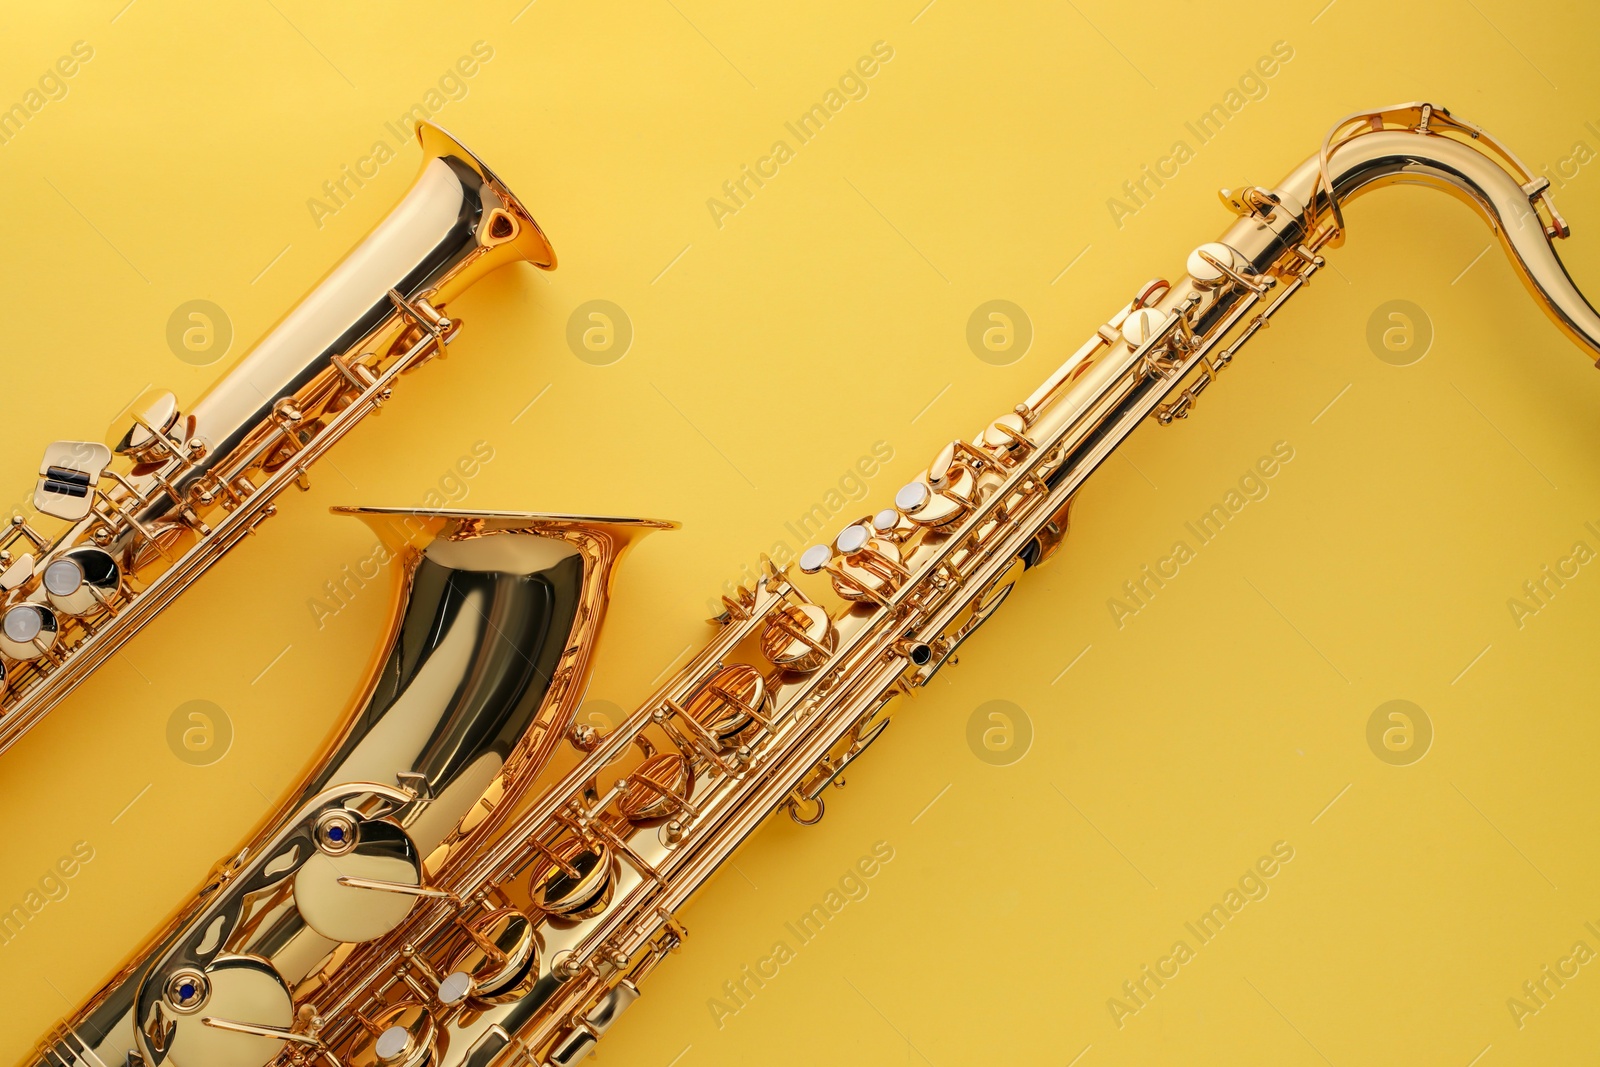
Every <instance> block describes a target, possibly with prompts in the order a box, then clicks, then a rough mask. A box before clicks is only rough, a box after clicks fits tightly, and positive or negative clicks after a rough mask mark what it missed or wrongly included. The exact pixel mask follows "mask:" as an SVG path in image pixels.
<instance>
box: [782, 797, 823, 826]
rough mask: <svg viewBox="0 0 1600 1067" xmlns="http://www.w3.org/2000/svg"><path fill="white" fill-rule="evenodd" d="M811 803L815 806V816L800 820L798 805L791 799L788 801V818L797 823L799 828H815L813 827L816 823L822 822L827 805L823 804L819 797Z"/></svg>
mask: <svg viewBox="0 0 1600 1067" xmlns="http://www.w3.org/2000/svg"><path fill="white" fill-rule="evenodd" d="M812 803H813V804H815V805H816V806H817V814H816V815H815V816H814V817H813V818H810V819H802V818H801V817H800V805H799V803H798V802H797V801H795V800H794V799H793V798H792V797H791V798H790V800H789V818H791V819H793V820H794V821H795V822H797V823H799V824H800V825H801V826H815V825H817V823H819V822H821V821H822V816H823V815H825V814H826V813H827V811H828V805H826V804H825V803H823V801H822V798H821V797H818V798H817V799H815V800H813V801H812Z"/></svg>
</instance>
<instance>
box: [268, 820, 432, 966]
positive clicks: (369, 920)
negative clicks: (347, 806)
mask: <svg viewBox="0 0 1600 1067" xmlns="http://www.w3.org/2000/svg"><path fill="white" fill-rule="evenodd" d="M338 814H339V816H340V817H342V818H345V819H347V821H346V822H344V823H342V824H341V823H340V822H339V821H338V820H337V819H328V817H327V816H324V821H323V823H322V824H321V825H319V827H318V829H317V835H318V836H317V846H318V847H317V851H315V852H313V853H312V854H311V855H310V856H309V857H308V858H307V859H306V861H305V862H304V863H303V864H302V865H301V866H300V869H299V870H297V871H296V872H295V875H294V903H295V908H296V909H297V910H298V911H299V912H300V917H301V918H302V919H304V920H305V922H306V924H307V925H308V926H310V927H311V928H312V929H313V930H315V931H316V932H317V933H319V934H321V935H322V936H323V937H326V938H328V939H330V940H332V941H340V942H345V943H352V942H361V941H371V940H373V939H374V938H379V937H382V936H383V935H384V934H387V933H388V932H389V931H391V930H393V929H394V928H395V927H397V926H399V925H400V924H401V923H402V922H403V921H405V918H406V916H407V915H409V914H410V913H411V909H412V908H413V907H414V906H415V905H416V902H417V900H418V899H419V897H422V896H434V895H436V891H433V890H428V889H427V888H426V887H424V886H423V884H422V857H421V855H420V854H419V853H418V850H417V846H416V845H415V843H413V842H412V840H411V838H410V836H409V835H407V833H406V832H405V831H404V830H402V829H401V828H400V827H399V826H396V825H395V824H394V823H391V822H388V821H385V820H382V819H373V820H367V821H362V822H359V823H358V822H356V821H355V820H354V819H349V818H348V815H347V813H344V812H340V813H338ZM346 828H350V829H346Z"/></svg>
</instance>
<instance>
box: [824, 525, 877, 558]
mask: <svg viewBox="0 0 1600 1067" xmlns="http://www.w3.org/2000/svg"><path fill="white" fill-rule="evenodd" d="M868 536H869V535H868V533H867V528H866V527H865V526H859V525H857V526H846V527H845V528H844V529H843V530H840V531H839V536H838V537H837V538H835V539H834V542H833V547H834V548H837V549H838V550H839V551H840V552H842V553H844V554H845V555H847V556H848V555H850V554H851V553H852V552H860V551H861V550H862V549H863V548H866V547H867V538H868Z"/></svg>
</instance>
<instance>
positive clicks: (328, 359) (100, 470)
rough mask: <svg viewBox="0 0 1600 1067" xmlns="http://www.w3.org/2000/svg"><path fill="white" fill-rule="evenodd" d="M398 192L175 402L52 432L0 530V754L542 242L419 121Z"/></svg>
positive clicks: (541, 260)
mask: <svg viewBox="0 0 1600 1067" xmlns="http://www.w3.org/2000/svg"><path fill="white" fill-rule="evenodd" d="M416 132H417V139H418V140H419V141H420V142H421V144H422V151H423V161H422V169H421V170H420V171H419V172H418V174H417V178H416V180H415V182H414V183H413V184H412V186H411V189H410V191H409V192H407V193H406V195H405V197H404V198H403V199H402V200H401V201H400V203H399V204H397V205H396V206H395V208H394V209H393V210H392V211H390V213H389V214H388V215H387V216H386V217H385V218H384V219H383V220H382V221H381V222H379V223H378V225H377V226H375V227H374V228H373V230H372V232H371V233H369V234H368V235H367V236H366V238H365V239H364V240H363V241H362V242H361V244H359V245H357V246H356V247H355V248H354V249H353V250H352V251H351V252H350V253H349V254H348V255H347V256H346V257H345V258H344V260H343V261H342V262H340V263H339V264H338V265H337V266H336V267H334V268H333V270H331V271H329V273H328V274H327V276H326V277H325V278H323V279H322V281H321V282H320V283H319V284H318V285H317V287H316V288H314V289H313V290H312V291H311V292H310V293H308V294H306V296H305V297H304V298H303V299H302V300H301V301H300V303H299V304H297V305H296V306H295V307H294V308H293V309H292V310H291V311H290V312H289V313H288V314H286V315H285V316H284V317H283V318H282V319H281V320H279V322H278V323H277V325H275V326H274V327H273V328H272V330H271V332H269V333H268V334H267V335H266V336H265V337H263V338H262V339H261V341H260V342H259V343H257V344H256V346H255V347H254V348H253V349H252V350H251V351H250V352H249V353H248V354H247V355H246V356H245V357H244V358H243V359H241V360H240V361H239V363H238V364H237V365H236V366H235V367H234V368H233V369H232V370H231V371H229V373H228V374H227V375H226V376H224V377H223V378H222V379H221V380H220V381H218V382H216V383H215V384H214V385H212V386H211V388H210V389H209V390H207V391H206V393H205V395H203V396H201V397H200V398H199V399H197V400H196V401H195V402H194V404H193V405H192V406H191V407H190V409H189V410H188V411H187V412H182V411H180V410H179V408H178V400H177V398H176V397H175V396H174V395H173V394H172V393H170V392H168V391H167V390H164V389H146V390H145V391H144V392H143V393H141V394H140V396H139V397H137V398H136V399H135V400H134V401H133V403H132V404H131V405H130V407H129V408H128V409H126V414H128V415H129V416H130V420H129V423H125V424H119V425H116V426H113V428H112V430H111V432H110V436H109V437H108V438H107V440H106V442H99V441H57V442H55V443H54V444H51V445H50V446H49V447H48V448H47V449H46V450H45V454H44V458H43V459H42V460H41V461H40V463H39V481H38V483H37V484H36V486H35V487H34V492H33V498H32V503H33V508H34V510H35V511H36V512H37V513H38V514H39V515H41V516H45V517H47V520H49V521H51V522H53V524H54V525H55V526H56V527H57V528H58V529H57V531H56V532H54V533H50V534H47V533H45V532H42V531H41V530H40V529H38V528H36V527H35V525H34V523H33V522H30V521H29V520H28V519H27V518H26V517H24V516H23V515H21V514H17V515H14V516H13V517H12V518H11V521H10V525H9V528H8V529H6V530H5V531H4V532H3V534H0V752H3V751H4V750H5V749H7V748H9V747H10V746H11V745H12V744H14V743H15V742H16V740H17V738H19V737H21V736H22V735H23V734H24V733H25V732H27V731H28V730H29V729H30V728H32V727H33V726H34V725H36V724H37V723H38V722H39V720H40V719H42V718H43V717H44V716H45V715H46V714H47V713H48V712H49V711H50V709H51V708H52V707H54V706H55V705H56V704H57V703H58V702H59V701H60V700H61V698H62V697H64V696H66V695H67V694H68V693H70V692H71V691H72V690H73V688H74V687H76V686H77V685H78V684H79V683H80V682H82V681H83V680H84V679H85V678H87V677H88V676H89V674H90V673H91V672H92V671H93V670H94V669H95V668H96V667H98V666H99V665H100V664H101V663H104V662H105V661H106V660H108V659H110V658H111V656H112V655H113V654H115V653H116V651H117V649H118V648H120V647H121V646H122V645H123V643H124V642H126V641H127V640H128V639H129V638H130V637H132V636H133V635H134V634H136V633H137V632H138V631H139V629H140V628H141V627H143V626H144V624H145V623H147V622H149V621H150V620H151V619H153V618H154V617H155V616H156V615H157V614H158V613H159V612H160V611H161V609H162V608H164V607H166V605H167V604H169V603H171V602H172V601H173V600H174V599H175V598H176V597H177V596H178V595H179V594H180V593H182V592H183V590H184V589H186V588H187V587H188V586H189V584H190V583H191V582H193V581H194V580H195V579H197V578H198V577H199V576H200V575H201V574H203V573H205V571H206V570H207V569H208V568H209V567H210V566H211V565H212V564H213V563H215V562H216V561H217V560H219V559H221V558H222V556H223V555H224V554H225V553H226V552H227V551H228V550H229V549H230V548H232V547H233V546H234V545H237V544H238V543H239V542H240V541H242V540H244V538H245V537H246V536H248V535H249V534H251V533H253V532H254V531H255V529H256V527H257V526H258V525H259V524H260V523H261V522H262V521H264V520H265V519H267V518H268V517H270V516H271V515H273V514H275V513H276V511H277V505H276V504H275V503H274V500H275V499H276V498H277V497H278V495H279V494H280V493H282V492H283V491H284V490H286V489H287V488H288V487H289V486H291V485H298V486H299V487H300V488H302V489H305V488H309V487H310V483H309V481H307V473H306V471H307V468H308V467H309V466H310V465H311V463H312V462H313V461H315V460H316V459H317V458H318V457H320V456H321V455H322V454H323V453H324V452H326V451H327V450H328V449H329V448H330V447H332V445H333V444H334V442H336V441H338V440H339V439H340V438H342V437H343V436H344V435H345V434H346V433H348V432H349V431H350V430H351V429H352V428H353V427H354V426H355V425H356V424H357V423H358V422H360V421H361V419H363V418H365V417H366V416H367V415H368V414H370V413H371V412H373V411H376V410H377V409H378V408H379V407H381V406H382V405H383V403H384V402H385V401H387V400H388V399H389V397H390V394H391V393H392V392H393V389H394V384H395V382H396V381H397V380H398V378H399V377H400V375H402V374H404V373H406V372H408V371H411V370H414V369H416V368H417V367H420V366H422V365H423V364H424V363H426V362H428V361H429V360H431V359H433V358H434V357H435V356H443V355H444V354H445V346H446V345H447V344H448V343H449V342H450V341H451V340H452V339H453V338H454V337H455V336H456V334H457V332H458V331H459V330H460V327H461V320H460V319H459V318H451V317H450V316H449V314H447V312H446V308H447V306H448V305H449V304H450V303H451V302H452V301H453V300H454V299H455V298H456V297H457V296H459V295H460V294H461V293H463V292H464V291H466V289H467V288H468V287H469V286H471V285H472V284H473V283H475V282H476V281H477V280H478V279H480V278H482V277H483V276H484V275H485V274H487V273H488V272H490V271H492V270H494V269H495V268H496V267H499V266H501V265H503V264H506V263H513V262H516V261H518V260H527V261H530V262H532V263H534V264H535V265H537V266H540V267H543V268H545V269H546V270H549V269H552V268H554V266H555V262H556V259H555V253H554V252H553V251H552V250H551V248H550V243H549V242H548V241H547V240H546V239H545V236H544V234H543V233H542V232H540V230H539V225H538V223H536V222H534V220H533V217H532V216H531V215H529V214H528V212H527V209H525V208H524V207H523V206H522V204H521V203H520V202H519V201H518V200H517V198H516V197H515V196H514V195H513V194H512V193H511V191H510V190H509V189H507V188H506V187H505V185H504V184H503V183H502V182H501V181H500V179H499V178H497V177H495V175H494V172H493V171H491V170H490V169H489V168H488V167H487V166H485V165H484V164H483V162H482V161H481V160H479V159H478V158H477V157H476V156H474V155H473V154H472V153H471V152H470V151H468V150H467V149H466V148H464V147H462V145H461V144H460V143H458V142H457V141H456V140H455V139H454V138H452V137H451V136H450V135H449V134H447V133H445V132H444V131H443V130H441V129H440V128H439V127H437V126H434V125H433V124H431V123H427V122H424V123H419V124H418V127H417V131H416Z"/></svg>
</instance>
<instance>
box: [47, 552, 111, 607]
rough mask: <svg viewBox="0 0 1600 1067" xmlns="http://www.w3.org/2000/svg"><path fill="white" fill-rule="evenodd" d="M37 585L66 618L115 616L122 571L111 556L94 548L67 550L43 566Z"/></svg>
mask: <svg viewBox="0 0 1600 1067" xmlns="http://www.w3.org/2000/svg"><path fill="white" fill-rule="evenodd" d="M40 584H41V585H42V586H43V587H44V592H45V597H46V598H47V599H48V600H49V601H50V605H51V606H52V607H54V608H55V609H56V610H57V611H59V612H62V613H63V614H66V615H91V614H94V613H96V612H98V611H102V610H103V611H107V612H111V613H113V614H114V613H115V610H116V609H115V606H114V601H115V599H116V597H117V595H118V591H119V590H120V588H121V585H122V569H121V568H120V567H118V566H117V561H116V559H115V558H113V557H112V555H111V553H109V552H107V551H105V550H104V549H102V548H96V547H94V546H93V545H79V546H78V547H77V548H69V549H67V550H66V551H65V552H63V553H61V554H60V555H58V556H56V558H55V559H53V560H51V561H50V562H49V563H47V564H45V567H44V574H43V577H42V579H41V582H40Z"/></svg>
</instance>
